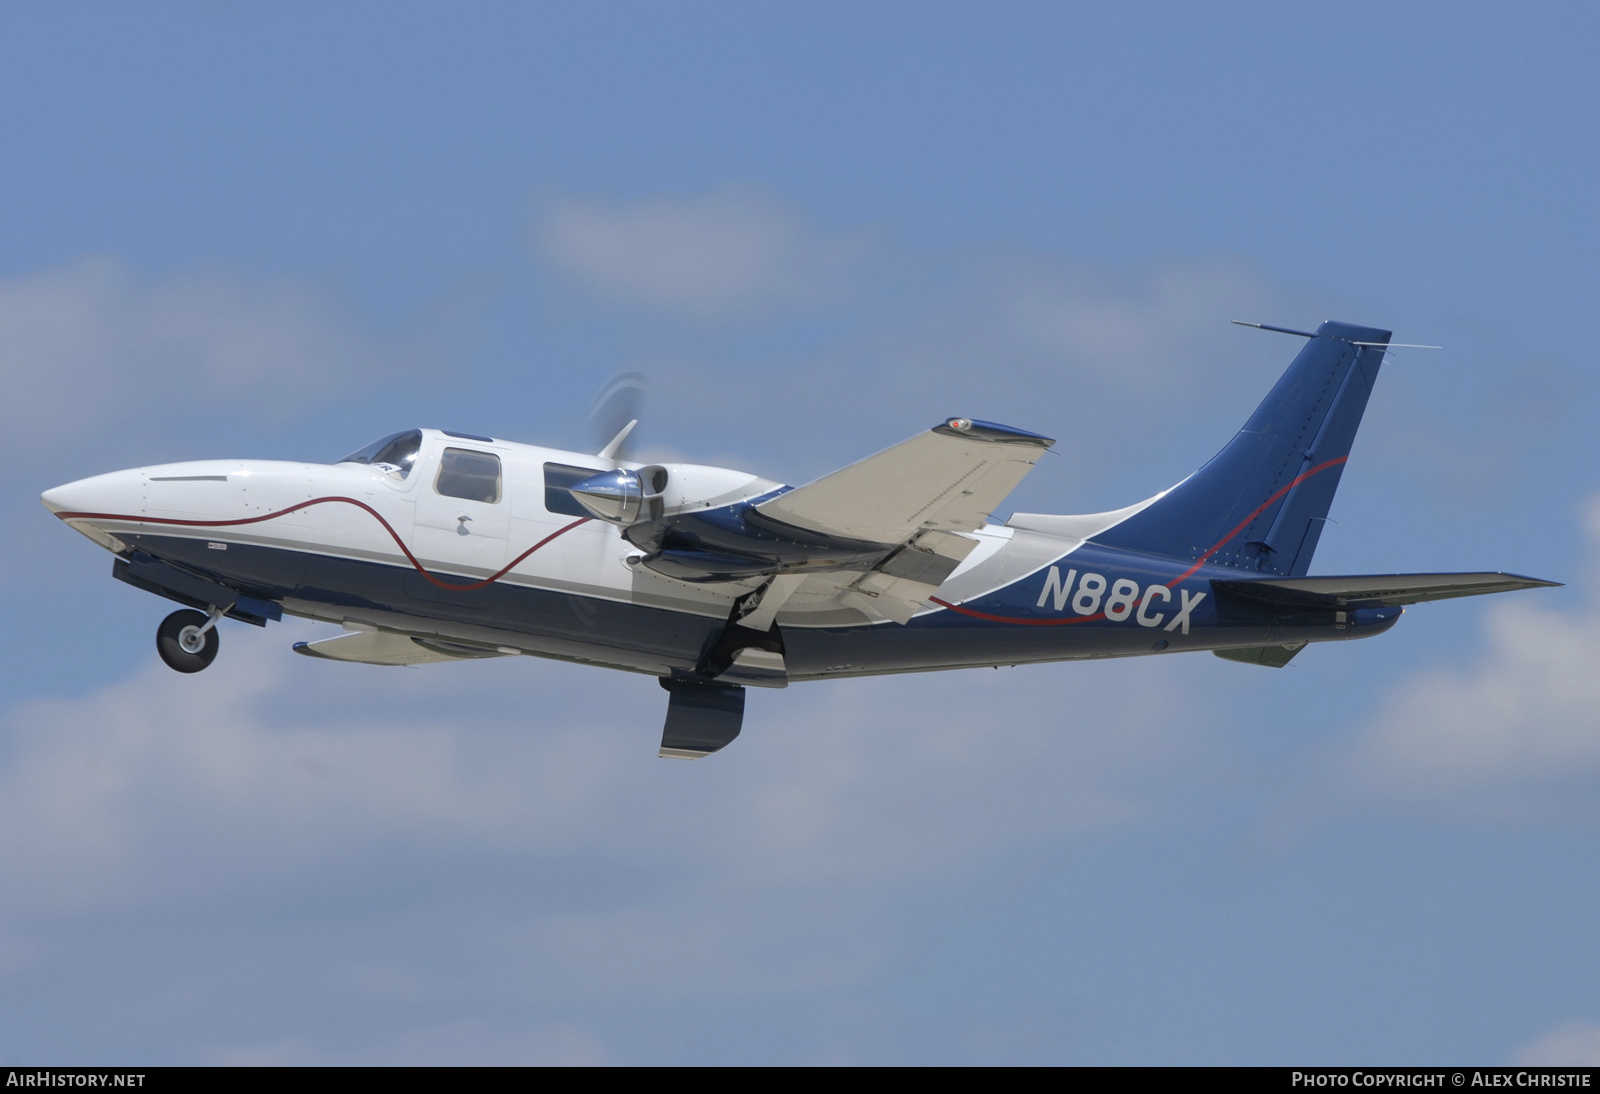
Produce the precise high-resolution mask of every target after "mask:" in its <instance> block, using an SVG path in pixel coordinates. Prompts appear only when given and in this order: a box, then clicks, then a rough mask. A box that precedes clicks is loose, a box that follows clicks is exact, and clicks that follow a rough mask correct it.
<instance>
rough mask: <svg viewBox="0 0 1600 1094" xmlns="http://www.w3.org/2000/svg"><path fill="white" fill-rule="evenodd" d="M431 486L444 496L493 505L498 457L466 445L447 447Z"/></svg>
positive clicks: (497, 488) (497, 485)
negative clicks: (465, 446)
mask: <svg viewBox="0 0 1600 1094" xmlns="http://www.w3.org/2000/svg"><path fill="white" fill-rule="evenodd" d="M433 488H434V489H435V490H437V491H438V492H439V493H441V494H443V495H444V496H445V497H447V498H465V499H467V500H468V501H481V502H487V503H488V504H490V505H493V504H494V503H495V502H497V501H499V500H500V457H499V456H496V455H494V454H493V453H492V452H474V451H473V450H472V449H470V448H447V449H445V450H444V459H442V460H440V461H439V477H438V478H437V479H435V480H434V482H433Z"/></svg>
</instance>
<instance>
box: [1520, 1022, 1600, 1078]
mask: <svg viewBox="0 0 1600 1094" xmlns="http://www.w3.org/2000/svg"><path fill="white" fill-rule="evenodd" d="M1513 1062H1514V1063H1515V1064H1517V1065H1518V1066H1521V1067H1600V1023H1595V1022H1567V1023H1566V1024H1565V1025H1562V1026H1558V1027H1557V1028H1555V1029H1553V1030H1551V1031H1550V1032H1549V1033H1546V1034H1544V1035H1543V1036H1542V1037H1538V1038H1536V1039H1535V1040H1534V1041H1532V1042H1531V1043H1530V1044H1528V1045H1526V1046H1525V1047H1523V1048H1522V1049H1521V1050H1520V1051H1518V1053H1517V1055H1516V1059H1515V1060H1514V1061H1513Z"/></svg>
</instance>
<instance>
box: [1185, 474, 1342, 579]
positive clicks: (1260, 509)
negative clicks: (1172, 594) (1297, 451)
mask: <svg viewBox="0 0 1600 1094" xmlns="http://www.w3.org/2000/svg"><path fill="white" fill-rule="evenodd" d="M1349 458H1350V457H1349V456H1340V457H1339V458H1338V459H1336V460H1329V461H1327V462H1326V463H1319V464H1317V466H1315V467H1313V468H1312V469H1311V470H1310V471H1307V472H1306V473H1305V474H1303V475H1300V476H1298V477H1296V478H1295V480H1294V481H1293V482H1291V483H1290V484H1289V485H1288V486H1285V487H1284V488H1283V489H1282V490H1279V491H1278V492H1277V493H1276V494H1274V495H1272V497H1270V498H1268V499H1267V500H1266V501H1264V502H1262V503H1261V504H1260V505H1258V506H1256V508H1255V511H1254V512H1252V513H1251V514H1250V515H1249V516H1248V517H1245V518H1244V519H1243V520H1241V521H1240V522H1239V523H1238V525H1237V526H1236V527H1235V528H1234V529H1233V531H1231V532H1229V533H1228V534H1227V535H1225V536H1223V537H1222V538H1221V539H1219V540H1217V542H1216V543H1215V544H1213V545H1212V548H1211V550H1209V551H1207V552H1206V553H1205V554H1203V555H1201V556H1200V557H1199V558H1197V559H1195V560H1194V565H1193V566H1191V567H1189V568H1188V569H1187V570H1185V571H1183V573H1181V574H1179V575H1178V576H1177V577H1176V578H1174V579H1173V580H1171V581H1169V582H1167V588H1169V589H1170V588H1172V587H1173V586H1174V585H1176V584H1178V582H1180V581H1183V580H1184V579H1185V578H1187V577H1189V576H1190V575H1192V574H1193V573H1194V572H1195V571H1196V570H1198V569H1199V568H1200V567H1202V566H1204V565H1205V564H1206V559H1208V558H1210V557H1211V556H1212V555H1214V554H1216V553H1217V552H1218V551H1220V550H1222V548H1223V547H1224V546H1225V545H1226V544H1227V542H1228V541H1229V540H1230V539H1232V538H1233V537H1234V536H1236V535H1238V534H1239V533H1240V532H1242V531H1244V529H1245V526H1246V525H1248V524H1249V523H1250V522H1251V521H1253V520H1255V519H1256V518H1257V517H1259V516H1260V515H1261V514H1262V513H1265V512H1266V511H1267V510H1268V509H1269V508H1271V507H1272V503H1273V502H1275V501H1277V500H1278V499H1279V498H1281V497H1283V496H1284V495H1285V494H1287V493H1288V492H1289V491H1291V490H1293V489H1294V488H1295V487H1297V486H1299V485H1300V484H1301V483H1303V482H1305V481H1306V480H1307V479H1309V478H1310V477H1311V476H1312V475H1316V474H1318V473H1320V472H1323V471H1326V470H1327V469H1328V468H1330V467H1335V466H1337V465H1339V464H1341V463H1344V461H1345V460H1348V459H1349Z"/></svg>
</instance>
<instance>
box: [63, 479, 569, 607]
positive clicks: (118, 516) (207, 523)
mask: <svg viewBox="0 0 1600 1094" xmlns="http://www.w3.org/2000/svg"><path fill="white" fill-rule="evenodd" d="M330 501H338V502H343V503H344V504H346V505H354V506H355V507H356V508H358V509H365V510H366V511H367V512H368V513H370V514H371V515H372V519H374V520H376V521H377V522H378V523H379V524H381V525H383V530H384V531H385V532H388V533H389V538H390V539H392V540H394V542H395V546H397V547H399V548H400V550H401V552H402V553H403V554H404V555H405V556H406V558H407V559H408V560H409V561H410V563H411V565H412V566H413V567H415V568H416V571H417V573H419V574H421V575H422V576H423V577H425V578H427V579H428V580H429V581H430V582H432V583H433V584H434V585H437V586H438V587H439V588H441V589H448V590H449V591H450V592H453V593H467V592H471V591H472V590H474V589H481V588H483V587H484V586H486V585H493V584H494V583H495V582H496V581H499V580H500V579H501V578H502V577H505V576H506V574H508V573H510V572H511V570H512V569H513V568H514V567H516V565H517V564H518V563H520V562H521V561H522V560H523V559H525V558H527V557H528V556H529V555H531V554H533V552H535V551H537V550H538V549H539V548H541V547H543V546H544V545H545V544H546V543H549V542H550V541H551V540H553V539H555V538H556V537H557V536H559V535H563V534H565V533H567V532H570V531H572V530H573V529H574V528H576V527H577V526H578V525H580V524H587V523H589V521H590V520H591V519H592V518H590V517H579V518H578V519H577V520H575V521H573V522H572V523H571V524H569V525H567V526H566V527H564V528H558V529H556V530H555V531H554V532H551V533H550V534H549V535H548V536H545V537H544V538H543V539H541V540H540V541H539V542H538V543H535V544H534V545H533V546H532V547H529V548H528V549H527V550H526V551H524V552H522V553H521V554H520V555H518V556H517V557H516V558H514V559H512V560H511V562H510V563H509V564H507V565H506V566H505V567H504V568H503V569H501V570H500V571H499V572H498V573H496V574H494V575H492V576H490V577H486V578H484V579H483V580H482V581H474V582H472V583H471V584H470V585H452V584H451V583H450V582H448V581H440V580H439V579H438V578H436V577H434V576H433V575H432V574H430V573H429V572H428V571H427V570H425V569H423V568H422V563H420V562H418V561H417V556H416V555H414V554H412V553H411V548H409V547H407V546H406V545H405V541H404V540H402V539H401V538H400V535H399V533H397V532H396V531H395V530H394V528H393V527H392V526H391V525H390V524H389V522H388V521H386V520H384V519H383V514H382V513H380V512H378V511H377V510H376V509H374V508H373V507H372V506H370V505H368V504H367V503H366V502H364V501H357V500H356V499H355V498H341V497H327V498H312V499H311V500H310V501H302V502H300V503H299V504H297V505H291V506H289V508H287V509H279V510H278V511H277V512H275V513H266V514H264V515H262V516H259V517H240V518H239V519H238V520H179V519H178V518H176V517H130V516H127V515H126V514H123V513H57V514H56V516H58V517H60V518H61V519H62V520H125V521H130V522H132V523H134V524H178V525H182V526H184V527H186V528H233V527H236V526H238V525H240V524H260V523H261V522H262V521H264V520H272V519H273V518H274V517H284V516H288V515H289V514H290V513H293V512H297V511H298V510H301V509H306V508H309V507H310V506H313V505H321V504H322V503H323V502H330Z"/></svg>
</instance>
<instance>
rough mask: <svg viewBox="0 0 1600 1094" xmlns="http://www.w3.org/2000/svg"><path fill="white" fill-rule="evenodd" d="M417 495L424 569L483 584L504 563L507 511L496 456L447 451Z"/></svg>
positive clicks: (480, 451) (418, 534)
mask: <svg viewBox="0 0 1600 1094" xmlns="http://www.w3.org/2000/svg"><path fill="white" fill-rule="evenodd" d="M431 472H432V473H431V474H430V475H429V477H428V480H427V481H425V482H424V483H423V484H422V489H421V490H420V491H418V493H417V524H416V533H415V534H416V548H415V550H416V552H417V557H418V559H419V560H420V561H421V562H422V564H423V565H424V566H426V567H427V568H428V569H430V570H433V569H440V570H447V571H450V572H453V573H458V574H472V575H474V576H475V577H478V578H480V579H481V578H485V577H488V576H489V575H491V574H493V573H496V572H497V571H499V569H500V568H501V567H502V566H504V565H505V564H506V562H507V561H508V558H507V555H506V550H507V543H506V536H507V533H508V531H509V529H510V524H511V517H510V514H511V506H510V503H509V502H508V501H507V500H506V496H505V486H506V483H505V469H504V467H503V466H502V465H501V460H500V457H499V456H498V455H496V454H495V453H493V452H488V451H485V450H483V449H477V448H465V447H456V446H450V447H447V448H445V450H444V451H443V452H442V453H441V454H440V457H439V461H438V463H437V464H436V465H435V466H434V467H433V468H431Z"/></svg>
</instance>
